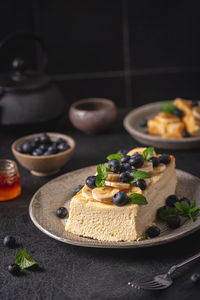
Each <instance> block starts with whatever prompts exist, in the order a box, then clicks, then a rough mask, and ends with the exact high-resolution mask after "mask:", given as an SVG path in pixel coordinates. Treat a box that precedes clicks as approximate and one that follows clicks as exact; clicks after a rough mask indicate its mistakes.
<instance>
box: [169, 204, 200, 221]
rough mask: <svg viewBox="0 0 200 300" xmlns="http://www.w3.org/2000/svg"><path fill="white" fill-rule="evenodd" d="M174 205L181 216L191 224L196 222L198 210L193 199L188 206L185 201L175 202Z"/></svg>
mask: <svg viewBox="0 0 200 300" xmlns="http://www.w3.org/2000/svg"><path fill="white" fill-rule="evenodd" d="M174 205H175V207H176V208H177V210H178V212H179V214H180V215H181V216H183V217H185V218H188V219H190V220H192V221H193V222H194V221H195V220H196V218H197V215H198V214H199V211H200V208H199V207H197V206H196V202H195V199H192V201H191V203H190V204H188V203H187V201H180V202H175V204H174Z"/></svg>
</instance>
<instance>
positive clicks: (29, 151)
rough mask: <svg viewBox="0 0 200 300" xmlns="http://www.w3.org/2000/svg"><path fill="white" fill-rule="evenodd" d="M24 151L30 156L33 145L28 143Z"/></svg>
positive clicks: (24, 145)
mask: <svg viewBox="0 0 200 300" xmlns="http://www.w3.org/2000/svg"><path fill="white" fill-rule="evenodd" d="M22 151H23V152H24V153H26V154H30V153H31V151H32V147H31V143H29V142H27V143H24V144H23V145H22Z"/></svg>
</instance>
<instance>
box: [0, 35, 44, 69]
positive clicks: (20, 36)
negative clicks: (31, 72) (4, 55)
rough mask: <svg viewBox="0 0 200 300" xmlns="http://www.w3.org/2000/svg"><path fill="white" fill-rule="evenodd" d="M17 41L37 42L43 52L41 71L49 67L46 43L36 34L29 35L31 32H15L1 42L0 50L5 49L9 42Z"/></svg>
mask: <svg viewBox="0 0 200 300" xmlns="http://www.w3.org/2000/svg"><path fill="white" fill-rule="evenodd" d="M15 39H29V40H34V41H36V42H37V43H38V44H39V45H40V47H41V49H42V52H43V59H42V66H41V70H42V71H44V70H45V69H46V67H47V65H48V54H47V47H46V45H45V43H44V41H43V40H42V39H41V38H40V37H39V36H37V35H35V34H34V33H29V32H15V33H11V34H9V35H7V36H6V37H5V38H4V39H3V40H1V41H0V49H1V48H3V47H5V46H6V45H7V44H8V42H10V41H13V40H15Z"/></svg>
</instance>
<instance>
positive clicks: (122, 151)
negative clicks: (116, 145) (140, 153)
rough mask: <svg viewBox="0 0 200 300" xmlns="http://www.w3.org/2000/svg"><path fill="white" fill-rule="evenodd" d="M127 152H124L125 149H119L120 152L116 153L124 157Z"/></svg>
mask: <svg viewBox="0 0 200 300" xmlns="http://www.w3.org/2000/svg"><path fill="white" fill-rule="evenodd" d="M127 152H128V151H127V150H125V149H120V150H118V151H117V153H118V154H124V155H125V154H126V153H127Z"/></svg>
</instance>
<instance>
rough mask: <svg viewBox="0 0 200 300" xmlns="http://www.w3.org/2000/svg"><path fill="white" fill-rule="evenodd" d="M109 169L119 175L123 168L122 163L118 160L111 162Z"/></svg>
mask: <svg viewBox="0 0 200 300" xmlns="http://www.w3.org/2000/svg"><path fill="white" fill-rule="evenodd" d="M108 167H109V169H110V171H112V172H114V173H118V172H119V171H120V168H121V166H120V162H119V161H118V160H117V159H111V160H109V162H108Z"/></svg>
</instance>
